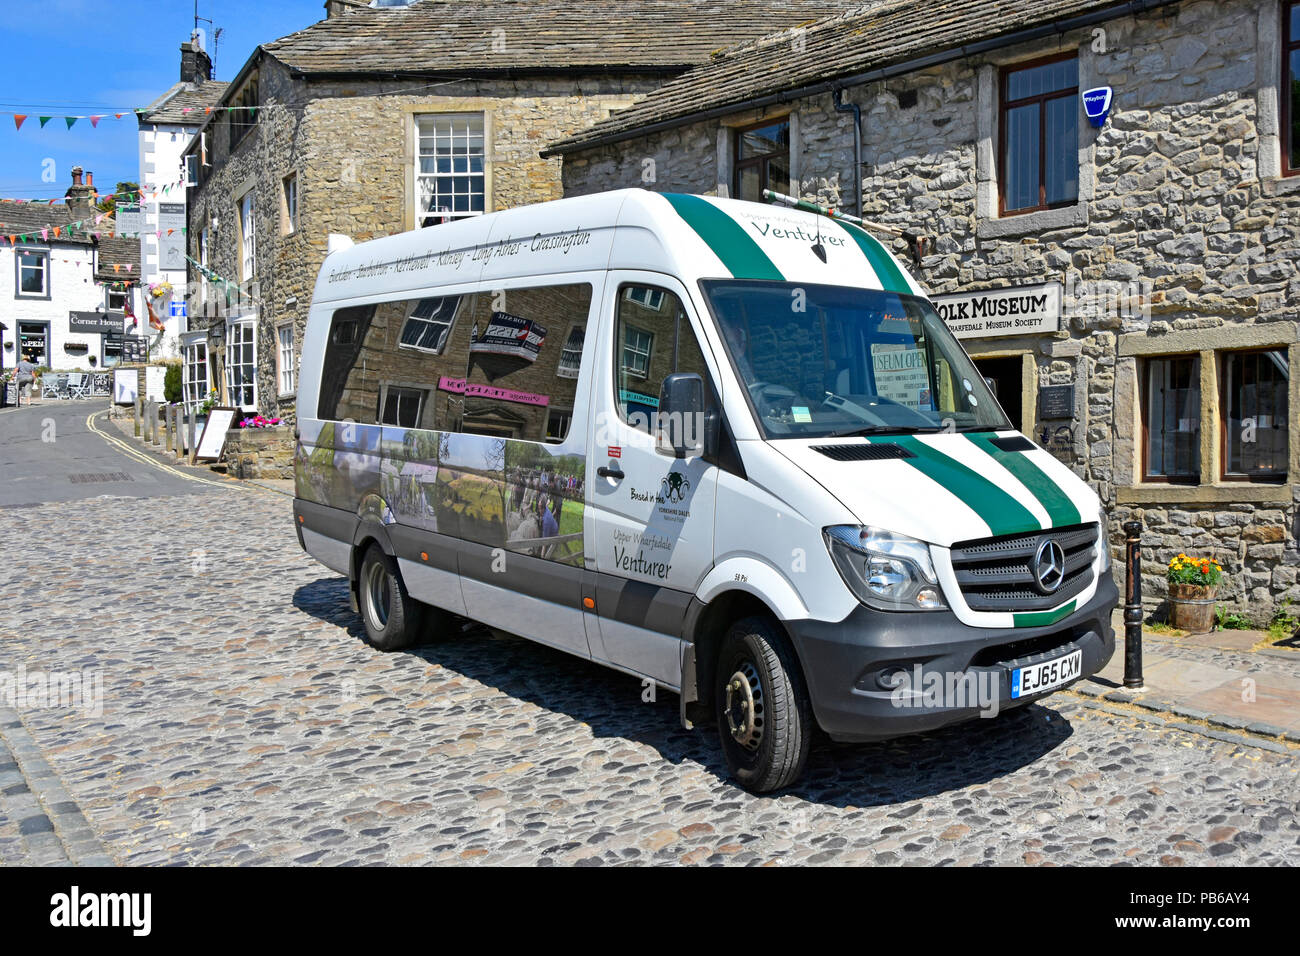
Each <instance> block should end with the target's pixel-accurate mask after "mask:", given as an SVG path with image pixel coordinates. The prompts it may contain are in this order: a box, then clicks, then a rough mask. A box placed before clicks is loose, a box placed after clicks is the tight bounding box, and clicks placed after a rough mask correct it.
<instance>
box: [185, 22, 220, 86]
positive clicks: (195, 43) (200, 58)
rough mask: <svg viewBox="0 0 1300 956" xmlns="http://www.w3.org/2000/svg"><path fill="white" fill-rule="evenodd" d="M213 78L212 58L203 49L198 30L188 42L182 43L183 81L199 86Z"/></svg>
mask: <svg viewBox="0 0 1300 956" xmlns="http://www.w3.org/2000/svg"><path fill="white" fill-rule="evenodd" d="M210 79H212V58H211V57H209V56H208V54H207V51H206V50H204V49H203V41H201V40H200V39H199V34H198V33H197V32H196V33H195V34H194V35H193V36H191V37H190V40H189V42H188V43H182V44H181V82H182V83H193V84H194V85H195V86H199V85H200V84H202V83H206V82H207V81H208V80H210Z"/></svg>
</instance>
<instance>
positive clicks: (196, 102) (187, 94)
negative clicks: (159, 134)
mask: <svg viewBox="0 0 1300 956" xmlns="http://www.w3.org/2000/svg"><path fill="white" fill-rule="evenodd" d="M229 85H230V84H229V83H223V82H221V81H219V80H205V81H204V82H203V83H198V84H195V83H185V82H181V83H177V84H175V85H174V86H172V88H171V89H169V90H168V91H167V92H166V93H164V94H163V95H162V96H160V97H158V99H156V100H154V101H153V102H152V103H150V104H149V105H148V106H146V107H145V109H144V112H142V113H137V114H136V116H137V118H138V119H139V121H140V123H141V124H144V123H178V124H187V125H188V124H193V125H195V126H199V125H202V123H203V120H204V119H206V118H207V115H208V114H206V113H204V112H203V111H204V109H205V108H206V107H209V106H216V105H217V102H218V101H219V100H220V99H221V95H222V94H223V93H225V91H226V87H227V86H229ZM187 109H188V110H189V111H190V112H188V113H186V112H185V110H187Z"/></svg>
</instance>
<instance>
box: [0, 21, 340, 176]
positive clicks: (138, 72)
mask: <svg viewBox="0 0 1300 956" xmlns="http://www.w3.org/2000/svg"><path fill="white" fill-rule="evenodd" d="M324 15H325V9H324V2H323V0H199V16H200V17H208V18H211V19H213V20H215V21H216V26H217V27H220V28H222V34H221V38H220V44H219V46H218V47H217V50H216V78H217V79H219V80H230V79H233V78H234V76H235V74H236V73H237V72H238V71H239V68H240V67H241V66H243V65H244V61H245V60H247V59H248V57H249V55H250V54H251V53H252V52H253V50H254V49H256V48H257V45H258V44H259V43H266V42H269V41H271V40H274V39H276V38H278V37H281V36H284V35H285V34H287V33H293V32H294V31H295V30H301V29H302V28H303V27H307V26H310V25H311V24H313V23H315V22H316V21H317V20H320V19H322V18H323V17H324ZM199 26H200V27H202V28H204V29H206V30H207V31H208V35H209V37H210V36H211V34H212V27H211V26H209V25H208V24H206V23H200V24H199ZM193 27H194V0H42V2H41V3H39V4H35V5H33V4H23V3H13V2H4V3H0V63H3V64H4V70H3V79H0V111H9V112H19V113H29V114H31V118H29V119H28V120H27V121H26V122H24V123H23V127H22V129H21V130H15V129H14V122H13V117H12V116H10V115H8V114H7V113H4V112H0V197H6V198H15V199H36V198H47V199H48V198H50V197H55V196H62V195H63V193H64V190H66V189H67V188H68V185H69V184H70V183H71V181H72V180H71V170H72V167H73V166H77V165H81V166H84V167H85V168H86V169H87V170H89V171H91V172H93V173H94V174H95V185H96V186H97V187H99V189H100V192H107V191H108V190H109V189H111V188H112V186H113V184H114V183H116V182H118V181H119V180H135V179H137V178H138V177H139V159H138V156H137V150H138V144H137V139H136V136H137V131H138V127H137V125H136V122H135V119H134V117H132V116H130V115H128V116H124V117H123V118H122V119H120V120H116V119H113V117H112V116H111V115H110V116H109V117H108V118H106V119H104V120H101V121H100V124H99V128H98V129H94V128H92V127H91V125H90V121H89V120H79V121H78V122H77V124H76V125H75V126H74V127H73V128H72V129H71V130H69V129H68V128H67V124H66V123H65V122H64V121H63V120H53V121H51V122H50V123H49V124H48V125H47V126H46V127H45V128H44V129H41V128H40V125H39V123H38V121H37V120H36V116H37V115H48V114H51V113H53V114H64V113H73V114H90V113H101V112H103V113H109V112H110V111H113V112H121V111H122V110H123V109H127V110H130V109H134V108H135V107H137V106H145V105H147V104H148V103H150V102H151V101H152V100H154V99H155V98H156V97H157V96H158V95H159V94H161V93H162V92H164V91H165V90H166V89H167V88H168V87H170V86H171V85H172V84H173V83H175V82H176V81H177V80H179V79H180V45H181V44H182V43H183V42H185V41H186V40H188V39H189V36H190V31H191V30H192V29H193ZM207 48H208V52H209V53H211V52H212V43H211V42H210V41H209V42H208V44H207ZM50 160H52V161H53V164H52V171H53V174H54V176H55V181H54V182H45V181H43V180H42V175H43V174H44V173H45V171H46V170H49V169H51V163H50V162H49V161H50Z"/></svg>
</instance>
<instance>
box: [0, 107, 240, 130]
mask: <svg viewBox="0 0 1300 956" xmlns="http://www.w3.org/2000/svg"><path fill="white" fill-rule="evenodd" d="M259 109H261V107H260V106H205V107H203V115H204V116H211V115H212V113H213V111H216V112H218V113H235V112H238V111H240V110H245V111H247V113H248V118H249V119H250V120H255V119H256V118H257V111H258V110H259ZM198 110H199V107H197V106H187V107H184V108H183V109H182V110H181V115H182V116H185V117H187V118H188V117H189V115H190V114H191V113H197V112H198ZM147 112H148V109H147V108H146V107H143V106H140V107H136V108H135V109H130V110H123V111H121V112H116V111H106V112H103V113H51V114H49V115H48V116H39V114H38V117H39V119H40V121H41V128H42V129H44V128H45V124H46V123H48V122H49V121H50V120H53V119H61V120H63V121H64V122H65V123H66V124H67V127H68V129H72V127H73V126H75V125H76V123H77V120H83V119H85V120H90V125H91V126H93V127H95V128H96V129H98V128H99V121H100V120H102V119H107V118H108V117H109V116H110V115H111V116H112V117H113V119H115V120H120V119H122V118H123V117H124V116H128V115H129V116H143V115H144V114H145V113H147ZM0 114H4V115H8V116H12V117H13V118H14V126H15V127H17V128H18V129H22V126H23V123H22V121H23V120H25V119H27V117H28V116H31V115H32V113H31V112H30V108H29V112H27V113H19V112H16V111H14V110H0Z"/></svg>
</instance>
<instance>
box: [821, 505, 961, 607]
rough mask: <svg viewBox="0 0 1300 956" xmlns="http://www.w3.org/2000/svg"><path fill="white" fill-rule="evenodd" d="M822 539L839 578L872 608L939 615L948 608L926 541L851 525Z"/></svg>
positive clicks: (835, 528)
mask: <svg viewBox="0 0 1300 956" xmlns="http://www.w3.org/2000/svg"><path fill="white" fill-rule="evenodd" d="M823 536H824V537H825V538H826V547H827V548H828V549H829V550H830V553H831V559H832V560H833V561H834V562H835V566H836V567H837V568H839V571H840V577H842V578H844V583H845V584H847V585H848V586H849V590H850V591H852V592H853V593H854V595H856V596H857V599H858V600H859V601H861V602H862V603H863V604H866V605H867V606H868V607H873V608H876V609H877V610H880V611H940V610H943V609H944V608H946V607H947V606H948V605H947V604H946V603H945V602H944V599H943V591H942V590H941V589H940V588H939V579H938V577H937V576H936V575H935V573H934V563H933V562H932V561H931V560H930V548H929V546H928V545H927V544H926V543H925V542H924V541H918V540H916V539H915V538H909V537H906V536H905V535H901V534H894V533H892V532H890V531H883V530H881V529H880V528H864V527H862V526H860V525H852V524H840V525H833V526H832V527H829V528H827V529H826V530H825V531H824V532H823Z"/></svg>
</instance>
